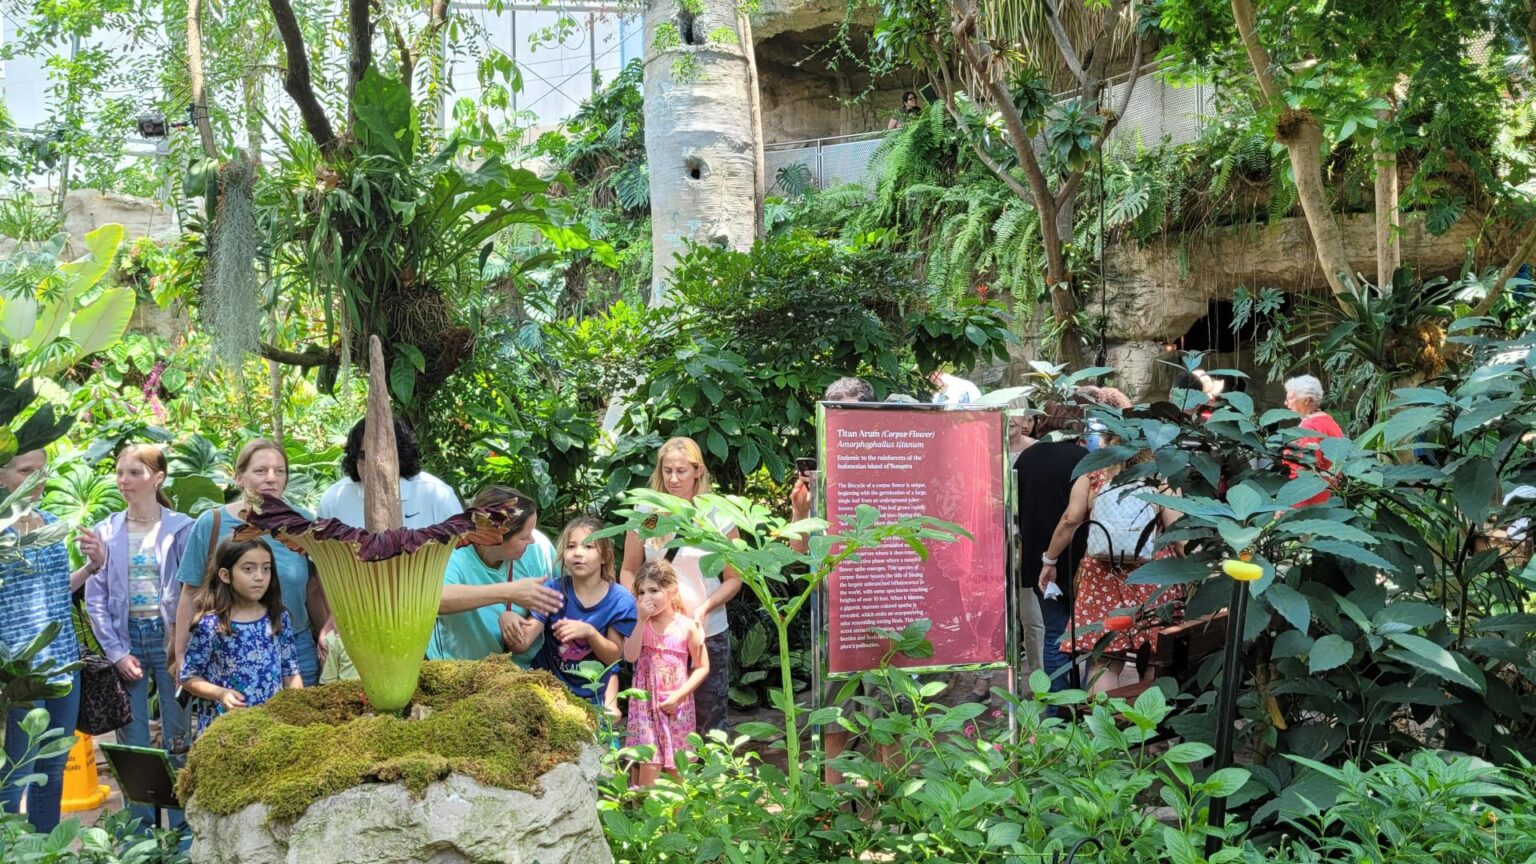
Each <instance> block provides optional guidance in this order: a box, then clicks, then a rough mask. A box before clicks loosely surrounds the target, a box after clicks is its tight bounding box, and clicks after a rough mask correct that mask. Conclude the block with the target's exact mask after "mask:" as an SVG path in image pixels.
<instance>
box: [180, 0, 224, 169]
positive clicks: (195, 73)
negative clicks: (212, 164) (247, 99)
mask: <svg viewBox="0 0 1536 864" xmlns="http://www.w3.org/2000/svg"><path fill="white" fill-rule="evenodd" d="M187 75H188V77H190V78H191V79H192V122H193V123H194V124H196V126H197V137H198V140H199V141H200V142H201V143H202V145H203V155H205V156H207V157H208V158H210V159H217V158H219V145H218V142H216V141H215V140H214V138H213V124H212V123H211V122H209V120H208V92H207V74H206V73H205V72H204V71H203V0H187Z"/></svg>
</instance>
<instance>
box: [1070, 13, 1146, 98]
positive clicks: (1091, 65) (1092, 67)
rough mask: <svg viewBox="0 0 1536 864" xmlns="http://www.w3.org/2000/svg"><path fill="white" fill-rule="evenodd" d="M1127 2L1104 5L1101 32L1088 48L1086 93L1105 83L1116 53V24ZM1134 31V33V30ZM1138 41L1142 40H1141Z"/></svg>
mask: <svg viewBox="0 0 1536 864" xmlns="http://www.w3.org/2000/svg"><path fill="white" fill-rule="evenodd" d="M1127 2H1128V0H1115V2H1113V3H1109V4H1108V5H1106V6H1105V7H1104V23H1103V24H1101V25H1099V32H1098V34H1097V35H1096V36H1094V37H1093V46H1092V47H1090V48H1089V49H1088V50H1089V54H1090V56H1089V59H1088V68H1087V70H1086V74H1087V77H1088V80H1087V83H1086V84H1084V95H1089V94H1092V93H1094V92H1096V91H1097V90H1098V89H1099V87H1100V86H1101V85H1102V84H1103V83H1104V78H1105V75H1106V70H1107V69H1108V68H1109V63H1110V61H1111V60H1113V59H1114V55H1115V52H1114V50H1113V49H1114V45H1115V29H1116V24H1117V23H1118V22H1119V20H1120V13H1121V12H1123V11H1124V10H1125V4H1126V3H1127ZM1132 32H1133V33H1134V30H1133V31H1132ZM1137 41H1138V42H1140V40H1137Z"/></svg>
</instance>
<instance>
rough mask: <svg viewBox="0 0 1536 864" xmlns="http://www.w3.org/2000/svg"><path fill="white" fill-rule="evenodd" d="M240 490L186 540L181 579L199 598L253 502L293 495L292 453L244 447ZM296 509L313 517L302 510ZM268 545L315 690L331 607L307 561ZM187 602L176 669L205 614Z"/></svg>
mask: <svg viewBox="0 0 1536 864" xmlns="http://www.w3.org/2000/svg"><path fill="white" fill-rule="evenodd" d="M235 485H236V486H238V487H239V488H240V497H239V498H236V499H235V500H234V501H231V502H230V503H228V504H225V505H224V506H222V507H215V508H213V509H212V510H209V511H207V512H206V513H204V514H202V515H201V516H199V517H197V521H196V522H195V523H193V525H192V529H191V533H190V534H189V535H188V537H187V548H186V552H185V553H184V554H183V555H182V556H181V564H180V566H179V567H178V569H177V571H176V579H177V581H179V582H181V584H182V585H185V586H188V587H190V588H194V589H199V592H198V593H199V594H200V593H201V590H200V589H201V588H202V585H203V578H204V575H205V574H204V568H206V567H207V565H208V559H209V557H211V556H210V554H209V553H210V552H211V551H213V549H214V548H215V547H216V546H217V545H218V543H219V541H220V540H223V539H224V538H225V537H228V536H229V535H230V534H232V533H234V530H235V529H236V528H238V527H240V526H241V525H244V524H245V517H246V515H247V514H249V513H250V511H251V502H252V501H260V500H261V499H262V497H263V496H266V495H271V496H272V497H274V498H281V497H283V493H284V492H286V491H287V490H288V454H287V453H285V452H284V451H283V448H282V446H281V445H279V444H277V443H276V442H275V441H269V440H267V439H265V438H257V439H256V440H254V441H251V442H250V443H248V444H246V445H245V446H244V447H242V448H240V453H239V455H237V456H236V457H235ZM293 509H294V510H295V511H296V512H298V513H302V514H303V515H304V516H306V517H308V516H309V514H308V513H305V512H304V510H303V509H302V508H299V507H294V508H293ZM263 542H265V543H266V544H267V548H269V549H271V550H272V570H273V573H274V574H275V575H276V576H277V579H278V582H280V583H281V584H282V592H283V606H284V608H286V609H287V610H288V617H289V618H290V619H291V620H292V622H293V636H294V640H293V641H294V647H295V650H296V652H297V654H298V660H299V672H300V674H302V675H303V676H304V686H306V687H313V686H314V685H316V684H318V683H320V658H319V655H318V653H317V652H316V650H315V635H314V634H315V633H317V632H320V631H321V630H323V629H324V628H323V627H322V626H321V625H324V624H327V623H329V621H330V616H331V607H330V605H329V604H328V603H326V600H325V591H324V590H323V589H322V588H321V587H320V580H319V579H317V578H315V576H314V572H313V569H312V568H311V567H310V565H309V559H308V558H306V557H304V556H303V555H300V554H299V553H297V552H295V551H293V550H292V549H289V548H288V547H287V546H284V545H283V544H282V543H279V542H278V541H277V540H274V539H273V538H271V537H266V538H263ZM188 599H189V598H188V597H186V596H185V594H184V595H183V597H182V602H180V603H178V604H177V606H176V640H175V642H176V646H175V647H176V652H175V656H174V657H173V658H172V661H171V662H172V664H173V666H175V667H176V668H179V666H180V663H181V660H182V658H183V657H185V656H186V650H187V637H188V636H189V635H190V634H191V632H192V625H193V624H194V623H196V622H197V619H198V618H199V617H200V614H201V612H202V611H203V610H199V609H196V608H194V607H196V606H197V605H198V603H197V602H191V603H189V602H186V601H187V600H188ZM193 599H199V598H193Z"/></svg>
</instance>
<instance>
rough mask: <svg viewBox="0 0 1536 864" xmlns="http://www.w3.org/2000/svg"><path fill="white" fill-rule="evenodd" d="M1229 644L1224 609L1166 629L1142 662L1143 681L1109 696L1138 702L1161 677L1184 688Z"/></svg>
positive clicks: (1140, 662)
mask: <svg viewBox="0 0 1536 864" xmlns="http://www.w3.org/2000/svg"><path fill="white" fill-rule="evenodd" d="M1226 644H1227V610H1225V609H1221V610H1218V611H1216V612H1212V613H1211V614H1209V615H1203V616H1201V617H1199V618H1191V619H1189V620H1187V621H1181V622H1179V623H1178V624H1174V625H1172V626H1170V627H1164V628H1163V631H1162V633H1161V634H1160V635H1159V636H1158V639H1157V648H1156V649H1153V650H1149V651H1148V652H1146V654H1145V656H1144V657H1143V658H1141V659H1138V661H1137V663H1136V668H1137V670H1138V671H1139V672H1140V673H1141V679H1142V680H1140V681H1138V682H1136V683H1135V684H1127V685H1126V686H1124V687H1116V688H1115V689H1113V690H1110V691H1109V695H1110V696H1112V697H1114V698H1117V699H1125V700H1128V701H1135V699H1136V697H1137V696H1140V695H1141V694H1142V693H1144V692H1146V689H1147V688H1148V687H1151V686H1152V684H1153V682H1154V681H1155V680H1156V678H1157V677H1170V678H1173V679H1175V680H1177V681H1178V682H1179V683H1180V684H1181V685H1182V684H1183V683H1184V682H1185V681H1187V680H1188V679H1189V677H1190V676H1191V675H1194V674H1195V672H1196V671H1198V670H1199V668H1200V663H1201V661H1203V660H1205V659H1206V658H1207V657H1210V656H1211V655H1212V654H1217V653H1219V652H1220V651H1221V650H1222V648H1223V647H1225V646H1226ZM1149 669H1156V670H1158V675H1157V676H1149V675H1147V671H1148V670H1149Z"/></svg>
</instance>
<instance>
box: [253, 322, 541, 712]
mask: <svg viewBox="0 0 1536 864" xmlns="http://www.w3.org/2000/svg"><path fill="white" fill-rule="evenodd" d="M388 393H389V391H388V390H387V389H386V387H385V385H384V351H383V349H382V347H381V346H380V344H379V338H378V337H377V336H374V337H371V338H370V339H369V344H368V414H367V420H368V422H367V424H366V427H367V428H366V430H365V432H364V434H363V453H364V454H365V456H366V458H365V459H364V460H363V461H362V463H361V464H360V465H359V466H358V473H359V474H360V475H361V477H362V481H363V519H364V523H363V524H364V527H363V528H356V527H353V526H350V525H347V524H345V523H343V522H340V521H338V520H335V519H321V520H318V521H312V520H309V519H306V518H305V517H304V516H302V515H300V514H299V513H296V512H294V511H293V510H292V509H291V508H289V507H288V505H287V504H284V503H283V502H282V501H280V500H278V499H275V498H268V499H266V500H264V501H263V502H262V503H261V505H260V507H257V508H253V511H252V512H251V514H250V516H249V518H248V519H247V525H248V527H246V528H242V529H241V530H242V531H244V532H248V533H250V534H258V533H262V532H265V533H270V534H271V535H272V536H274V537H276V538H278V539H279V540H281V541H282V542H284V543H286V544H287V545H289V546H290V547H292V548H294V549H297V550H298V551H300V552H303V553H304V554H306V555H308V556H309V558H310V560H311V561H313V562H314V563H315V569H316V571H317V572H318V573H319V576H320V584H321V585H322V586H323V587H324V588H325V596H326V599H328V600H329V601H330V605H331V612H332V614H334V615H335V616H336V629H337V631H338V632H340V633H341V639H342V642H343V643H345V644H346V646H347V653H348V654H349V655H350V656H351V658H352V663H353V665H355V666H356V667H357V674H358V676H359V677H360V678H361V679H362V683H363V692H364V693H366V694H367V695H368V701H369V703H371V704H372V705H373V707H374V709H375V710H377V711H400V710H402V709H404V708H405V707H406V706H407V705H408V704H409V703H410V700H411V694H413V693H415V692H416V682H417V679H418V678H419V677H420V675H421V661H422V658H423V657H424V656H425V654H426V651H427V641H428V640H429V639H431V637H432V625H433V623H434V622H436V620H437V607H438V602H439V601H440V600H441V599H442V594H443V572H444V571H445V570H446V569H447V567H448V556H449V555H451V554H452V553H453V550H454V549H455V548H457V547H458V546H460V545H463V544H465V543H469V542H480V543H496V542H499V541H500V540H501V538H502V534H503V527H502V526H505V525H506V524H507V523H508V522H509V521H510V520H511V519H512V517H514V516H515V515H517V514H516V511H515V509H512V508H473V509H470V510H467V511H465V512H464V513H462V514H460V515H458V516H455V517H453V518H452V519H449V520H447V521H446V522H441V523H439V524H437V525H433V526H431V527H430V528H422V529H407V528H404V527H402V526H403V525H404V519H403V518H402V516H401V511H400V460H399V457H398V455H397V454H396V452H395V424H394V417H393V415H392V413H391V411H390V405H389V395H388Z"/></svg>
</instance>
